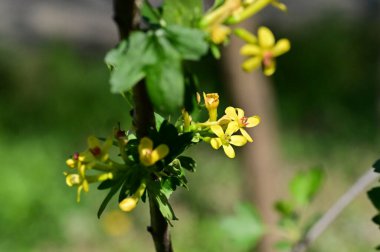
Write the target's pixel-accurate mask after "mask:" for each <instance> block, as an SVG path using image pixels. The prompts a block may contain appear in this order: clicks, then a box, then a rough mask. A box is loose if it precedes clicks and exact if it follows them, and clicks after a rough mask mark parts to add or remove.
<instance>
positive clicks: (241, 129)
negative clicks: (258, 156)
mask: <svg viewBox="0 0 380 252" xmlns="http://www.w3.org/2000/svg"><path fill="white" fill-rule="evenodd" d="M240 132H241V134H242V135H243V136H244V137H245V138H246V139H247V141H248V142H250V143H252V142H253V140H252V137H251V136H250V135H249V134H248V132H247V131H246V130H245V129H243V128H240Z"/></svg>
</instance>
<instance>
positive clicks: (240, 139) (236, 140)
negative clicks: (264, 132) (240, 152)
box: [230, 129, 247, 146]
mask: <svg viewBox="0 0 380 252" xmlns="http://www.w3.org/2000/svg"><path fill="white" fill-rule="evenodd" d="M243 130H244V129H243ZM230 143H231V144H233V145H236V146H243V145H244V144H246V143H247V138H245V137H244V136H241V135H234V136H231V140H230Z"/></svg>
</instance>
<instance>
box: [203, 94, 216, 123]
mask: <svg viewBox="0 0 380 252" xmlns="http://www.w3.org/2000/svg"><path fill="white" fill-rule="evenodd" d="M203 98H204V100H205V106H206V109H207V110H208V114H209V121H210V122H214V121H216V119H217V118H218V106H219V95H218V94H217V93H209V94H205V93H203Z"/></svg>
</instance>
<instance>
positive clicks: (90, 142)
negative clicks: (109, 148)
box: [87, 136, 100, 149]
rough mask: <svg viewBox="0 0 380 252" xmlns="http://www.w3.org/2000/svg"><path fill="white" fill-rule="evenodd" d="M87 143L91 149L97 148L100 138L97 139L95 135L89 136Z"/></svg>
mask: <svg viewBox="0 0 380 252" xmlns="http://www.w3.org/2000/svg"><path fill="white" fill-rule="evenodd" d="M87 144H88V147H89V148H90V149H93V148H96V147H99V146H100V142H99V139H97V138H96V137H95V136H89V137H88V138H87Z"/></svg>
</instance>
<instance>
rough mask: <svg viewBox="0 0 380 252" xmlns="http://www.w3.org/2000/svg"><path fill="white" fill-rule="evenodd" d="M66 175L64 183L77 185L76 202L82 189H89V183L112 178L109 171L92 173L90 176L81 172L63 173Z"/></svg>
mask: <svg viewBox="0 0 380 252" xmlns="http://www.w3.org/2000/svg"><path fill="white" fill-rule="evenodd" d="M64 175H65V176H66V184H67V185H68V186H70V187H72V186H77V187H78V189H77V202H79V201H80V193H81V192H82V190H83V191H84V192H88V191H89V184H90V183H95V182H101V181H105V180H108V179H112V178H113V174H112V173H111V172H109V173H103V174H99V175H92V176H84V175H82V174H70V173H64Z"/></svg>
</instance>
